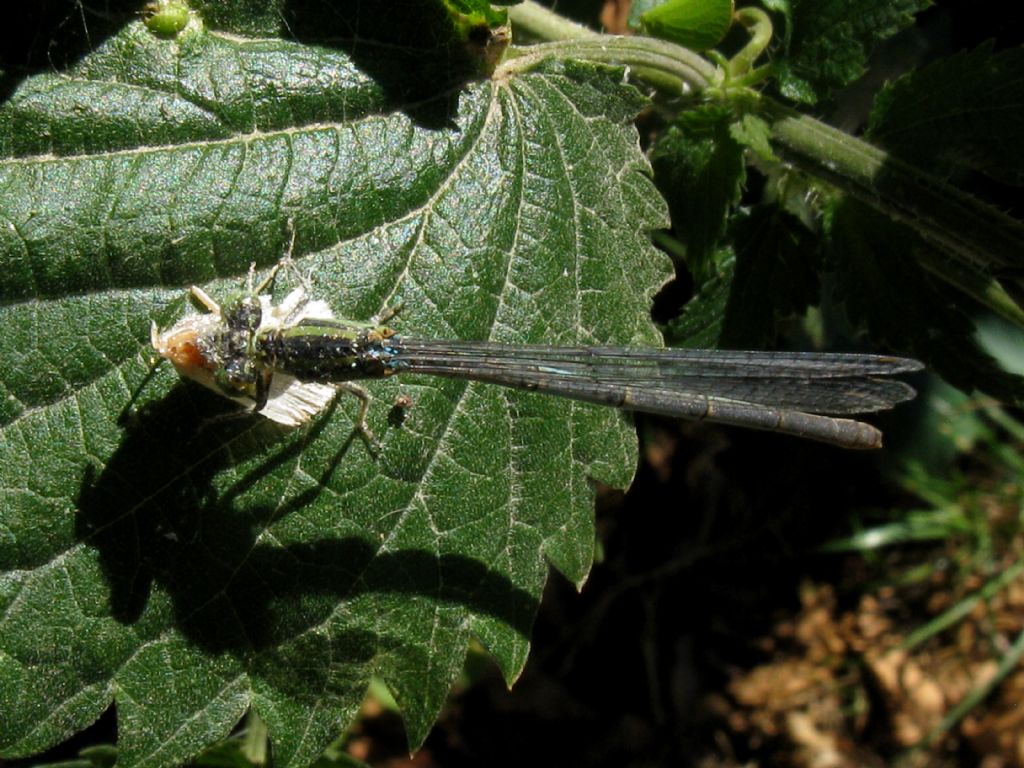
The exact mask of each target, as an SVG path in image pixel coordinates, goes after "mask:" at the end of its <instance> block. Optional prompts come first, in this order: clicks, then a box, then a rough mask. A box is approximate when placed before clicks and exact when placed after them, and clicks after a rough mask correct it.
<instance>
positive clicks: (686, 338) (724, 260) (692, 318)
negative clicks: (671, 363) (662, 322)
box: [665, 249, 736, 349]
mask: <svg viewBox="0 0 1024 768" xmlns="http://www.w3.org/2000/svg"><path fill="white" fill-rule="evenodd" d="M714 264H715V269H716V271H715V273H714V274H712V275H711V276H710V277H708V279H707V280H705V281H704V282H703V283H702V284H701V286H700V288H699V289H698V290H697V294H696V295H695V296H694V297H693V298H692V299H690V300H689V301H688V302H687V303H686V304H685V305H684V306H683V310H682V312H681V313H680V315H679V317H677V318H676V319H674V320H673V321H671V322H670V323H669V324H668V327H667V328H666V329H665V338H666V341H668V342H669V343H670V344H671V345H672V346H677V347H691V348H693V349H714V348H715V347H718V346H719V345H720V344H721V341H722V322H723V319H724V318H725V308H726V305H727V304H728V302H729V291H730V289H731V288H732V280H733V277H734V276H735V274H736V257H735V256H734V255H733V253H732V251H730V250H726V249H722V250H720V251H718V252H717V253H715V255H714Z"/></svg>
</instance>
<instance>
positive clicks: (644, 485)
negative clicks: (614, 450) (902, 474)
mask: <svg viewBox="0 0 1024 768" xmlns="http://www.w3.org/2000/svg"><path fill="white" fill-rule="evenodd" d="M641 430H642V432H644V433H645V434H646V435H647V436H648V438H650V443H649V449H648V459H649V460H648V461H647V462H645V463H644V464H643V465H642V467H641V469H640V472H639V474H638V476H637V479H636V481H635V483H634V486H633V488H632V489H631V490H630V491H629V492H628V493H627V494H622V493H619V492H615V491H608V492H605V493H603V494H602V495H601V498H600V506H599V510H598V522H599V537H600V541H601V544H602V549H603V552H604V560H603V562H601V563H600V564H598V565H596V566H595V568H594V571H593V573H592V575H591V578H590V580H589V581H588V582H587V585H586V587H585V588H584V590H583V593H582V594H578V593H577V592H576V591H575V589H574V588H573V587H572V585H570V584H568V583H566V581H565V580H564V579H562V578H560V577H558V576H557V575H553V577H552V579H551V581H550V582H549V583H548V588H547V590H546V592H545V596H544V600H543V602H542V604H541V610H540V613H539V614H538V619H537V622H536V625H535V627H534V633H533V648H532V652H531V656H530V660H529V663H528V664H527V667H526V670H525V672H524V673H523V676H522V677H521V678H520V679H519V680H518V681H517V683H516V685H515V686H514V688H513V689H512V691H511V692H510V691H508V690H507V689H506V688H505V685H504V682H503V681H502V680H501V679H500V675H498V674H497V672H496V671H494V670H492V671H491V673H490V674H487V675H485V676H484V679H482V680H481V681H479V683H478V684H477V685H475V686H473V687H471V688H469V689H468V690H466V691H465V692H464V693H462V694H461V695H459V696H457V697H456V698H455V699H454V700H453V702H452V705H451V708H450V710H449V711H448V712H447V713H446V715H445V716H444V717H443V718H442V720H441V722H440V723H439V725H438V727H437V728H436V729H435V730H434V732H433V733H432V735H431V737H430V738H429V739H428V741H427V744H426V746H425V748H424V750H425V752H424V753H421V754H420V755H419V756H418V758H417V759H418V760H419V761H420V763H419V764H421V765H443V766H472V765H493V766H518V765H523V764H527V763H529V764H542V765H580V766H612V765H674V766H686V765H696V764H697V763H698V761H699V760H700V759H701V757H702V756H703V755H706V754H708V753H709V750H712V751H713V748H714V747H715V745H716V738H717V737H716V732H718V731H721V732H722V733H727V731H728V724H727V723H725V722H723V721H722V720H720V719H718V717H717V714H716V712H715V710H714V708H713V707H712V706H710V702H712V701H713V696H714V695H715V692H716V691H719V690H721V689H722V686H723V685H724V683H725V681H726V680H727V679H728V674H729V672H730V671H731V670H734V669H736V668H737V667H743V666H746V665H753V664H755V663H757V662H759V661H761V660H763V659H764V657H765V654H764V653H763V652H762V651H761V650H759V649H758V647H757V646H756V641H757V639H758V638H760V637H762V636H763V635H764V633H765V632H767V631H768V630H769V629H770V628H771V626H772V624H773V623H774V622H775V621H777V620H778V617H779V616H780V615H785V614H787V613H790V612H792V611H794V610H795V609H796V607H797V604H796V595H797V594H798V591H799V589H798V587H799V584H800V583H801V582H802V581H803V580H805V579H809V578H814V579H821V580H824V581H828V580H832V579H837V578H838V574H839V573H840V571H841V570H842V569H843V567H844V560H843V558H839V557H835V556H824V555H821V556H819V555H816V554H814V550H815V549H816V547H818V546H819V545H820V544H821V543H823V542H825V541H827V540H829V539H831V538H833V537H835V536H837V535H840V534H844V533H846V532H848V528H847V525H848V523H847V520H848V517H849V515H850V513H851V510H854V509H856V508H858V507H860V506H863V505H865V504H884V503H886V502H887V501H891V500H892V499H887V498H886V496H887V491H886V486H885V484H884V482H883V481H882V480H881V478H880V477H879V474H878V472H877V469H878V466H879V461H878V458H877V456H873V455H867V454H858V453H852V452H844V451H841V450H838V449H833V448H828V447H822V446H818V445H815V444H812V443H807V442H801V441H799V440H795V439H789V438H783V437H779V436H773V435H766V434H758V433H751V432H744V431H741V430H735V429H721V428H715V427H707V426H704V425H684V426H683V427H682V429H679V428H678V426H677V425H676V424H674V423H671V422H658V421H650V420H646V421H644V422H643V423H641ZM709 697H711V698H709ZM379 746H383V745H381V744H379ZM399 756H400V752H399V751H398V749H396V750H395V751H394V752H389V753H387V754H378V755H373V756H372V758H371V762H374V763H375V764H379V763H380V762H382V761H384V760H385V759H386V758H387V757H391V758H393V759H395V760H399ZM758 758H759V755H757V754H755V753H752V754H748V755H740V754H737V755H735V759H736V764H743V762H744V760H753V761H756V760H757V759H758ZM399 764H401V762H400V761H399ZM711 764H713V763H711Z"/></svg>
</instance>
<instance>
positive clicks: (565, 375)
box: [152, 262, 922, 448]
mask: <svg viewBox="0 0 1024 768" xmlns="http://www.w3.org/2000/svg"><path fill="white" fill-rule="evenodd" d="M282 263H283V262H282ZM279 267H280V264H279V265H278V267H275V268H274V269H273V270H272V271H271V274H270V275H269V276H268V277H267V279H266V280H264V281H263V282H262V283H261V284H260V285H258V286H255V287H254V286H253V279H252V271H250V278H249V280H248V282H247V290H246V291H244V292H243V293H241V294H239V295H237V296H235V297H234V298H232V299H230V300H229V301H227V302H226V303H225V304H224V305H220V304H218V303H217V302H216V301H214V300H213V299H212V298H211V297H210V296H209V295H207V294H206V293H205V292H204V291H203V290H201V289H200V288H198V287H195V286H193V287H192V289H191V294H192V296H193V297H194V298H195V299H196V300H197V302H198V303H199V304H201V305H202V306H203V308H204V309H205V310H206V313H205V314H200V315H189V316H186V317H184V318H183V319H181V320H180V321H178V323H176V324H175V325H174V326H173V327H171V328H170V329H168V330H166V331H160V330H159V329H158V328H157V327H156V324H155V323H154V325H153V330H152V344H153V347H154V348H155V349H156V351H157V352H158V353H159V354H160V355H161V356H163V357H164V358H166V359H168V360H170V361H171V362H172V363H173V364H174V366H175V368H177V370H178V371H179V372H180V373H181V374H182V375H183V376H186V377H188V378H191V379H194V380H196V381H198V382H199V383H201V384H203V385H205V386H207V387H209V388H211V389H213V390H215V391H217V392H219V393H221V394H222V395H225V396H227V397H229V398H231V399H233V400H235V401H237V402H239V403H242V404H244V405H247V406H249V407H251V408H253V409H254V410H256V411H258V412H260V413H262V414H263V415H264V416H266V417H268V418H270V419H272V420H274V421H277V422H280V423H282V424H286V425H289V426H298V425H301V424H304V423H305V422H307V421H309V420H310V419H311V418H313V417H314V416H315V415H317V414H318V413H320V412H321V411H323V410H324V409H325V408H326V407H327V405H328V404H329V403H330V402H331V400H332V399H333V398H334V397H335V395H336V394H337V392H338V391H339V389H341V390H346V391H349V392H352V393H353V394H355V395H356V396H358V397H359V398H360V400H361V403H362V404H361V407H360V410H359V415H358V417H357V418H358V422H357V426H358V428H359V429H360V430H361V431H362V432H363V433H364V434H365V435H367V436H368V437H369V438H370V440H371V441H373V438H372V435H371V433H370V432H369V430H368V428H367V425H366V414H367V409H368V406H369V403H370V397H369V395H368V394H367V392H366V391H365V390H364V389H363V388H362V387H360V386H358V385H357V384H355V383H354V382H355V381H357V380H361V379H380V378H387V377H389V376H393V375H397V374H406V373H409V374H427V375H431V376H445V377H450V378H456V379H466V380H471V381H480V382H487V383H490V384H499V385H502V386H506V387H512V388H515V389H524V390H531V391H534V392H542V393H545V394H549V395H558V396H561V397H566V398H570V399H572V400H580V401H583V402H588V403H597V404H599V405H606V406H611V407H614V408H622V409H625V410H630V411H642V412H644V413H654V414H660V415H664V416H672V417H678V418H683V419H698V420H701V419H703V420H705V421H714V422H721V423H724V424H733V425H738V426H743V427H751V428H754V429H764V430H770V431H773V432H782V433H786V434H790V435H797V436H800V437H806V438H811V439H814V440H820V441H823V442H826V443H832V444H834V445H839V446H843V447H846V448H878V447H880V446H881V444H882V435H881V432H879V431H878V430H877V429H876V428H875V427H873V426H871V425H869V424H865V423H863V422H860V421H856V420H853V419H849V418H836V417H837V416H839V417H842V416H849V415H853V414H859V413H870V412H874V411H880V410H885V409H888V408H891V407H893V406H894V405H896V404H897V403H900V402H903V401H905V400H909V399H911V398H912V397H913V396H914V394H915V393H914V390H913V389H912V388H911V387H910V386H908V385H907V384H905V383H903V382H902V381H898V380H895V379H893V378H891V377H892V376H893V375H895V374H902V373H909V372H911V371H917V370H920V369H921V367H922V366H921V363H919V362H918V361H916V360H911V359H907V358H900V357H887V356H881V355H867V354H828V353H799V352H731V351H725V350H691V349H637V348H630V347H604V346H592V347H558V346H545V345H537V344H502V343H497V342H491V341H449V340H442V339H420V338H415V337H412V336H406V335H405V334H399V333H397V332H396V331H394V330H393V329H391V328H389V327H387V326H386V325H384V321H383V320H375V321H372V322H369V323H360V322H353V321H350V320H344V319H340V318H336V317H335V316H334V313H333V312H332V311H331V308H330V307H329V306H328V305H327V304H326V303H325V302H323V301H320V300H316V299H311V298H310V297H309V296H308V292H307V291H306V290H305V289H304V288H301V287H300V288H296V289H295V290H293V291H292V292H291V293H289V294H288V295H287V297H286V298H285V299H284V300H283V301H282V302H280V303H279V304H274V303H273V302H272V301H271V299H270V297H269V296H267V295H266V294H265V293H264V291H265V290H266V288H267V286H268V285H270V283H271V281H272V280H273V279H274V275H275V274H276V272H277V270H278V268H279Z"/></svg>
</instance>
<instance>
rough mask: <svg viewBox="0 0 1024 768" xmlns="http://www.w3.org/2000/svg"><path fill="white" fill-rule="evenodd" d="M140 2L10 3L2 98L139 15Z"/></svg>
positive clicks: (3, 34)
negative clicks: (26, 81) (29, 79)
mask: <svg viewBox="0 0 1024 768" xmlns="http://www.w3.org/2000/svg"><path fill="white" fill-rule="evenodd" d="M142 5H143V3H140V2H139V1H138V0H105V2H88V3H86V2H82V0H38V1H37V2H30V3H6V4H5V5H4V9H3V23H2V24H0V70H2V71H0V99H5V98H7V97H8V96H10V94H11V92H12V91H13V90H14V89H15V88H17V86H18V83H20V82H21V80H22V79H23V78H25V77H28V76H29V75H33V74H37V73H40V72H50V71H55V70H56V71H59V70H62V69H66V68H67V67H69V66H71V65H72V64H74V63H75V62H76V61H77V60H78V59H80V58H81V57H82V56H84V55H85V54H87V53H88V52H89V51H91V50H93V49H94V48H96V47H98V46H99V45H101V44H102V43H103V42H104V41H105V40H106V39H107V38H109V37H111V36H112V35H114V34H116V33H117V31H118V30H119V29H121V27H122V26H124V25H125V24H127V23H128V22H129V21H132V20H133V19H135V18H137V14H138V11H139V10H140V9H141V7H142Z"/></svg>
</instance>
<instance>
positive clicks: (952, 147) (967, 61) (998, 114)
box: [870, 44, 1024, 185]
mask: <svg viewBox="0 0 1024 768" xmlns="http://www.w3.org/2000/svg"><path fill="white" fill-rule="evenodd" d="M1022 116H1024V49H1022V48H1013V49H1010V50H1006V51H999V52H998V53H997V52H994V51H993V49H992V45H991V44H989V45H982V46H980V47H979V48H977V49H975V50H973V51H969V52H961V53H957V54H955V55H953V56H950V57H949V58H948V59H943V60H942V61H938V62H935V63H934V64H931V65H929V66H927V67H924V68H923V69H920V70H917V71H914V72H911V73H910V74H907V75H904V76H903V77H901V78H900V79H899V80H897V81H896V82H895V83H892V84H890V85H888V86H887V87H886V88H885V90H883V91H882V92H881V93H880V94H879V95H878V97H877V98H876V99H875V104H874V106H873V108H872V112H871V126H870V136H871V138H872V139H873V140H875V141H878V142H879V143H880V144H881V145H882V146H884V147H885V148H886V149H888V150H890V151H892V152H893V153H895V154H897V155H899V156H900V157H902V158H904V159H906V160H909V161H911V162H914V163H917V164H918V165H920V166H922V167H928V168H931V169H932V171H933V172H937V173H940V174H942V173H948V172H949V171H950V170H953V171H961V170H962V169H964V168H971V169H975V170H977V171H980V172H981V173H984V174H987V175H989V176H991V177H993V178H995V179H999V180H1000V181H1003V182H1005V183H1007V184H1018V185H1019V184H1022V183H1024V147H1022V146H1021V142H1020V137H1021V135H1022V133H1024V118H1022ZM937 165H938V167H936V166H937Z"/></svg>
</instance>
